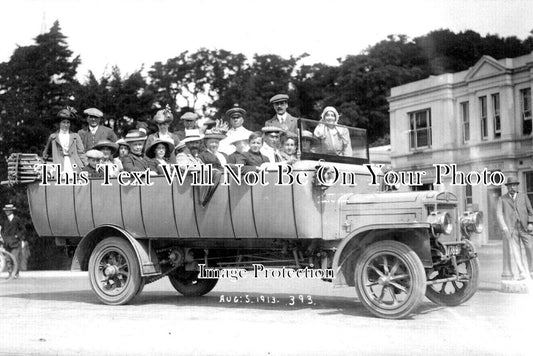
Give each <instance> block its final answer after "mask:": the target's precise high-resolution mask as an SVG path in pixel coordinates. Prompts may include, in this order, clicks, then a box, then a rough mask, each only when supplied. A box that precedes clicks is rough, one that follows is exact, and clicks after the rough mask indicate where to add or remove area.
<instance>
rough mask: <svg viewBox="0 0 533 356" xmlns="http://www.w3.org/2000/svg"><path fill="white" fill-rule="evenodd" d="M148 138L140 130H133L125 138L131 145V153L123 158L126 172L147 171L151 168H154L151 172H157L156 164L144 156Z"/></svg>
mask: <svg viewBox="0 0 533 356" xmlns="http://www.w3.org/2000/svg"><path fill="white" fill-rule="evenodd" d="M146 138H147V137H146V134H145V133H144V132H141V131H139V130H131V131H130V132H128V134H127V135H126V137H125V138H124V140H125V141H126V142H127V143H128V145H129V146H130V154H129V155H127V156H126V157H124V158H122V166H123V167H124V170H125V171H126V172H138V171H145V170H146V169H148V168H150V169H151V170H153V172H151V173H150V174H157V173H156V170H157V169H156V167H155V164H154V163H153V162H152V161H150V160H149V159H148V158H146V157H144V156H143V148H144V143H145V141H146Z"/></svg>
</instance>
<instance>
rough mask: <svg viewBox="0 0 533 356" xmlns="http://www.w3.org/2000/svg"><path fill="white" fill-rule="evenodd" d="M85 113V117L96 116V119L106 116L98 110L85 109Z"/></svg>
mask: <svg viewBox="0 0 533 356" xmlns="http://www.w3.org/2000/svg"><path fill="white" fill-rule="evenodd" d="M83 113H84V114H85V115H91V116H96V117H103V116H104V113H103V112H101V111H100V110H98V109H96V108H89V109H85V110H83Z"/></svg>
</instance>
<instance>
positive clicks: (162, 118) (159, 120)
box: [153, 105, 174, 124]
mask: <svg viewBox="0 0 533 356" xmlns="http://www.w3.org/2000/svg"><path fill="white" fill-rule="evenodd" d="M153 120H154V122H155V123H156V124H170V123H171V122H172V120H174V115H172V111H171V110H170V106H168V105H167V107H166V108H164V109H162V110H159V111H158V112H156V113H155V115H154V119H153Z"/></svg>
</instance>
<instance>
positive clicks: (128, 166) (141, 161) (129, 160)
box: [122, 153, 157, 172]
mask: <svg viewBox="0 0 533 356" xmlns="http://www.w3.org/2000/svg"><path fill="white" fill-rule="evenodd" d="M122 166H123V167H124V170H125V171H126V172H140V171H145V170H146V169H147V168H150V169H151V170H153V171H154V172H157V165H156V164H155V163H154V162H153V161H151V160H150V159H148V158H146V157H143V156H137V155H134V154H133V153H130V154H129V155H127V156H126V157H123V158H122Z"/></svg>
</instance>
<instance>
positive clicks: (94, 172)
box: [82, 165, 104, 178]
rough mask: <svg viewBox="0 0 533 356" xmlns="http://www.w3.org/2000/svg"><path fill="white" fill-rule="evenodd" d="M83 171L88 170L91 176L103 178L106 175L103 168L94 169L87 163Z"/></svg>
mask: <svg viewBox="0 0 533 356" xmlns="http://www.w3.org/2000/svg"><path fill="white" fill-rule="evenodd" d="M82 172H88V173H89V178H103V177H104V172H103V171H102V170H99V171H97V170H96V169H94V168H93V167H91V166H89V165H86V166H85V167H83V169H82Z"/></svg>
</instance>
